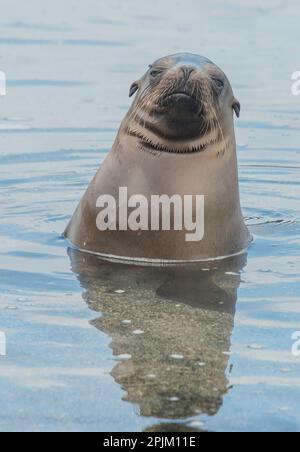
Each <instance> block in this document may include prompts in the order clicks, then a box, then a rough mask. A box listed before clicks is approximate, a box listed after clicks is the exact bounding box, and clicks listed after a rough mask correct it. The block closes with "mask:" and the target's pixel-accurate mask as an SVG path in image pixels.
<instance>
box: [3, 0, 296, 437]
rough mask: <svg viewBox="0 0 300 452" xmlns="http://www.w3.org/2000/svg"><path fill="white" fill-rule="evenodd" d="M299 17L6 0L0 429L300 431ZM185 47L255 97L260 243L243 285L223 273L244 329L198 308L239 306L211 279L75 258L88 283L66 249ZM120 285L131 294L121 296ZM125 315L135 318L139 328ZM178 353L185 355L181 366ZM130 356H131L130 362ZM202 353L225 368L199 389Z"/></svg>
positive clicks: (188, 5)
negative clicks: (121, 142) (160, 68)
mask: <svg viewBox="0 0 300 452" xmlns="http://www.w3.org/2000/svg"><path fill="white" fill-rule="evenodd" d="M299 19H300V6H299V2H298V1H296V0H289V1H283V0H273V1H271V0H266V1H264V2H260V1H256V0H254V1H251V2H250V1H239V0H229V1H226V2H225V1H218V0H212V1H211V2H209V4H208V6H207V2H204V1H196V0H194V1H193V0H185V1H183V0H177V1H175V2H174V1H171V0H165V1H163V2H161V1H158V0H152V1H151V2H147V1H143V2H140V1H137V0H129V1H127V2H120V1H115V0H113V1H109V2H108V1H99V0H98V1H96V0H87V1H85V2H76V1H75V0H65V1H64V2H61V1H58V0H53V1H52V2H40V1H38V0H28V1H26V2H20V1H19V0H11V1H10V2H9V3H8V2H3V5H1V19H0V36H1V38H0V70H2V71H5V72H6V74H7V78H8V87H7V96H6V97H5V98H0V172H1V180H0V204H1V221H0V242H1V246H0V250H1V251H0V310H1V319H0V330H1V331H3V332H5V333H6V338H7V355H6V356H0V403H1V413H0V430H1V431H8V430H9V431H11V430H34V431H41V430H42V431H44V430H67V431H73V430H83V431H95V430H100V431H141V430H144V429H147V428H150V429H159V428H160V427H158V426H159V425H160V424H165V423H168V424H170V423H171V422H172V424H173V427H172V428H173V429H179V424H183V425H185V426H189V428H191V429H207V430H216V431H224V430H225V431H232V430H234V431H243V430H251V431H252V430H258V431H266V430H282V431H300V410H299V406H300V356H299V357H296V356H293V354H292V351H291V350H292V345H293V341H292V339H291V336H292V334H293V332H295V331H300V300H299V292H300V290H299V289H300V270H299V268H300V266H299V264H300V250H299V244H300V239H299V236H300V204H299V195H300V179H299V169H300V143H299V136H300V134H299V131H300V119H299V118H300V97H293V96H292V95H291V81H290V80H291V74H292V72H294V71H297V70H300V67H299V58H298V55H299ZM177 51H190V52H194V53H201V54H204V55H207V56H208V57H209V58H210V59H212V60H214V61H215V62H217V63H218V64H219V65H220V66H221V67H222V68H223V69H224V71H225V72H226V73H227V74H228V76H229V78H230V80H231V82H232V85H233V87H234V89H235V92H236V95H237V97H238V98H239V99H240V101H241V104H242V115H241V118H240V120H239V121H237V123H236V127H237V129H236V132H237V141H238V144H239V146H238V147H239V166H240V184H241V198H242V205H243V208H244V213H245V216H246V217H247V222H248V224H249V225H250V226H251V229H252V232H253V234H254V236H255V241H254V244H253V245H252V247H251V248H250V250H249V253H248V258H247V266H246V267H245V268H244V270H243V271H242V275H241V282H240V284H239V281H238V282H234V283H232V278H234V277H235V278H236V275H232V274H230V273H234V272H229V274H227V275H225V273H228V272H225V271H224V272H223V273H222V271H223V270H222V269H221V270H220V269H219V270H218V271H217V273H218V275H219V277H220V274H221V273H222V275H223V276H222V278H223V279H222V278H221V279H222V285H223V286H224V287H225V286H226V287H228V286H230V287H231V288H232V287H233V288H235V290H237V291H238V292H237V294H238V295H237V302H236V314H235V318H234V319H233V317H228V318H227V317H226V316H227V315H228V314H226V312H224V313H223V315H222V313H221V316H219V315H217V314H216V312H215V311H214V309H212V310H210V309H208V310H207V307H206V308H205V309H204V310H203V305H201V300H202V301H203V300H204V301H206V302H208V300H210V302H212V300H213V301H216V300H215V298H216V297H220V299H223V298H222V297H224V298H226V297H227V298H228V292H227V291H226V290H225V289H224V290H223V291H221V292H217V295H216V292H213V291H212V292H211V288H212V286H211V284H208V283H207V281H206V280H205V279H204V277H203V281H204V282H205V281H206V282H205V284H206V285H205V287H204V286H201V284H202V283H201V281H202V279H201V278H200V283H199V280H198V279H197V278H196V279H194V278H193V277H192V276H191V279H190V280H189V279H188V281H189V283H188V284H187V286H184V284H185V281H184V280H180V279H179V280H178V278H177V279H176V278H174V275H172V274H168V275H165V274H160V273H155V272H154V273H152V272H150V273H147V272H146V273H145V272H144V271H142V273H139V272H137V273H136V271H135V270H134V271H133V270H131V269H127V268H125V267H124V268H123V267H121V268H119V267H118V268H117V270H115V269H113V270H112V269H111V268H108V269H107V268H106V267H104V269H103V272H102V270H99V272H100V275H99V274H98V273H97V272H98V269H97V270H95V269H94V267H93V265H94V263H89V262H85V263H84V262H81V264H80V266H79V267H77V266H76V265H74V262H73V270H74V272H73V271H72V270H71V264H70V259H69V256H68V254H67V244H66V243H65V241H64V240H63V239H62V238H61V233H62V232H63V230H64V228H65V226H66V224H67V222H68V220H69V218H70V216H71V214H72V212H73V210H74V208H75V206H76V204H77V202H78V200H79V199H80V197H81V195H82V193H83V191H84V190H85V188H86V186H87V184H88V182H89V180H90V179H91V177H92V176H93V174H94V173H95V171H96V169H97V167H98V166H99V164H100V162H101V161H102V160H103V158H104V157H105V155H106V153H107V151H108V150H109V147H110V145H111V143H112V142H113V139H114V136H115V134H116V131H117V128H118V126H119V124H120V121H121V119H122V117H123V116H124V114H125V112H126V110H127V108H128V106H129V102H130V101H129V99H128V97H127V96H128V89H129V86H130V84H131V82H132V81H134V80H135V79H136V78H137V77H139V76H140V75H141V74H142V73H143V72H144V70H145V68H146V67H147V65H148V64H149V63H151V62H152V61H153V60H155V59H157V58H158V57H160V56H162V55H165V54H170V53H174V52H177ZM75 260H76V259H75ZM78 268H79V269H78ZM242 268H243V265H241V266H240V268H239V270H241V269H242ZM93 269H94V270H93ZM85 272H87V276H86V273H85ZM93 272H94V273H93ZM115 272H116V275H117V276H116V275H115ZM196 280H197V281H196ZM158 281H160V282H159V283H158ZM178 281H179V282H178ZM203 281H202V282H203ZM176 282H177V285H176ZM204 282H203V284H204ZM174 284H175V286H174ZM223 286H222V287H223ZM174 287H176V290H175V289H174ZM183 287H185V290H182V291H181V290H180V289H182V288H183ZM122 288H123V289H124V290H125V297H124V298H123V301H121V298H120V296H119V297H118V296H117V295H116V294H115V293H114V290H117V289H122ZM225 292H226V293H225ZM233 292H234V290H233ZM233 292H230V293H231V295H229V301H231V302H233V304H234V303H235V295H234V293H233ZM153 294H157V296H158V298H157V299H154V298H155V297H154V295H153ZM225 295H226V296H225ZM195 297H196V298H197V297H198V298H199V300H200V302H199V303H198V301H199V300H198V298H197V300H198V301H197V303H195ZM166 300H169V301H168V302H167V301H166ZM170 300H171V302H172V303H171V304H170ZM93 302H94V307H93ZM122 303H123V304H122ZM155 303H157V304H155ZM176 303H177V305H178V306H177V307H178V309H179V311H178V312H180V310H182V311H181V314H180V315H179V314H178V315H177V314H176V312H177V311H176V310H175V311H176V312H175V311H174V309H175V306H176ZM90 308H94V309H96V310H97V311H100V312H97V313H96V312H95V311H94V310H92V309H90ZM122 310H123V311H122ZM160 310H161V311H160ZM139 312H140V313H143V314H144V315H143V318H141V316H140V317H139V315H138V313H139ZM148 312H149V313H152V314H151V316H150V314H149V319H148V318H147V313H148ZM101 313H104V314H105V315H104V316H103V317H102V318H101V319H100V320H99V318H100V317H101V315H102V314H101ZM157 313H159V314H161V316H160V317H159V316H158V317H157V318H156V317H155V315H156V314H157ZM171 314H172V315H171ZM125 315H126V316H128V315H130V316H131V319H130V320H131V321H132V325H134V326H132V329H130V328H131V326H130V325H129V326H128V328H129V330H126V332H124V324H123V323H122V320H128V318H127V319H126V317H124V316H125ZM145 318H146V320H147V321H148V323H147V321H146V320H145ZM161 319H163V320H161ZM193 320H195V321H196V326H190V328H191V329H189V328H185V327H184V326H183V325H185V322H186V324H187V325H192V324H193ZM227 320H228V322H227ZM139 322H140V323H139ZM172 322H173V323H172ZM226 322H227V323H226ZM142 323H143V327H144V328H145V331H146V330H147V328H148V330H147V331H146V332H147V334H148V335H149V336H148V337H149V339H148V340H147V337H146V338H145V339H143V340H144V341H145V342H143V343H141V344H143V346H142V345H140V346H139V345H135V342H134V343H132V333H133V329H140V328H139V327H141V324H142ZM223 323H224V324H225V323H226V327H224V325H223ZM174 325H175V326H176V331H177V333H178V335H177V338H176V337H173V336H172V341H171V340H170V337H169V336H168V334H169V333H168V334H167V332H168V331H173V330H174ZM95 327H96V328H95ZM207 330H208V331H207ZM128 331H129V332H128ZM211 331H216V334H215V336H214V335H212V337H211V336H210V334H211V333H210V332H211ZM170 334H171V333H170ZM198 334H199V337H198V336H197V335H198ZM222 334H223V336H222V339H220V337H219V335H222ZM198 339H199V340H198ZM170 341H171V342H170ZM201 343H203V345H202V346H201ZM199 344H200V345H199ZM180 347H182V348H181V349H180ZM201 347H202V348H201ZM224 348H225V349H224ZM165 349H166V350H168V351H171V352H173V354H176V353H177V354H178V353H179V354H182V355H183V357H184V359H185V358H186V359H187V357H188V360H187V361H184V365H183V364H182V362H183V361H181V363H173V362H172V363H171V364H170V363H169V364H168V366H170V369H171V371H168V368H169V367H166V366H165V364H166V360H165V361H164V360H162V361H160V358H161V356H160V350H165ZM224 352H225V354H224ZM162 353H163V352H162ZM202 353H203V356H202V355H201V354H202ZM124 354H125V355H126V354H129V355H130V354H131V355H132V357H131V358H130V357H127V360H125V361H123V362H121V364H120V357H119V358H118V355H124ZM219 354H220V356H219ZM222 356H223V358H222ZM201 357H202V359H208V360H211V361H212V362H213V363H214V369H215V370H214V371H213V372H212V374H210V373H209V372H206V371H205V370H204V371H203V376H202V377H201V374H200V376H199V378H198V373H197V372H198V371H199V369H198V368H197V369H198V370H197V371H196V370H195V369H194V367H193V366H194V365H195V363H194V361H193V360H195V359H197V360H198V361H199V359H200V360H201ZM224 357H225V358H224ZM121 358H122V357H121ZM125 358H126V356H125V357H123V358H122V359H123V360H124V359H125ZM154 358H155V359H154ZM168 359H169V358H168ZM178 361H180V360H178ZM204 364H206V365H207V362H205V363H204ZM176 366H183V367H182V368H178V367H176ZM141 369H147V372H148V377H149V375H150V377H149V378H150V379H151V378H152V380H153V381H152V382H151V385H149V384H148V383H147V382H146V380H145V378H146V377H147V375H144V374H143V372H142V370H141ZM151 369H154V370H153V371H151ZM180 369H182V371H181V370H180ZM204 369H205V367H204ZM177 370H178V374H177V373H176V372H177ZM150 371H151V372H150ZM167 372H169V374H171V373H172V375H176V378H172V377H171V376H170V377H168V373H167ZM147 381H148V380H147ZM162 383H163V386H164V389H161V390H160V388H161V385H162ZM226 388H227V390H226ZM210 396H212V398H213V401H212V402H211V401H210ZM164 397H165V399H164ZM125 399H127V400H125ZM196 401H197V403H196ZM195 403H196V405H197V406H196V405H195ZM194 405H195V406H194ZM169 428H170V427H169Z"/></svg>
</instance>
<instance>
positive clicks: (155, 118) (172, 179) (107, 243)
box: [65, 53, 251, 264]
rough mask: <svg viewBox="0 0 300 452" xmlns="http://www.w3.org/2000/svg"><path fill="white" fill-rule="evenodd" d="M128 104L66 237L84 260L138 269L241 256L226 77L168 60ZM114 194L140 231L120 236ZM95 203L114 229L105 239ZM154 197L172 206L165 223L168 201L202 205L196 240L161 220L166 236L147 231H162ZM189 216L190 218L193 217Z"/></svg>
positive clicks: (188, 57) (199, 63) (187, 59)
mask: <svg viewBox="0 0 300 452" xmlns="http://www.w3.org/2000/svg"><path fill="white" fill-rule="evenodd" d="M129 95H130V96H133V95H135V99H134V101H133V103H132V105H131V107H130V109H129V111H128V113H127V115H126V116H125V118H124V120H123V121H122V124H121V126H120V129H119V132H118V135H117V137H116V140H115V142H114V144H113V147H112V149H111V151H110V152H109V154H108V155H107V157H106V159H105V161H104V162H103V164H102V165H101V167H100V169H99V170H98V172H97V174H96V176H95V177H94V179H93V181H92V182H91V184H90V186H89V187H88V189H87V191H86V193H85V195H84V196H83V198H82V200H81V202H80V204H79V206H78V208H77V210H76V212H75V213H74V215H73V217H72V219H71V222H70V223H69V225H68V227H67V229H66V231H65V236H66V237H67V238H68V239H69V240H70V241H71V243H72V244H73V245H75V246H76V247H78V248H79V249H81V250H84V251H86V252H89V253H94V254H99V255H101V256H102V257H104V258H105V257H106V258H109V259H121V260H123V259H126V260H136V261H137V262H139V263H142V262H147V263H149V262H150V263H158V264H161V263H177V262H192V261H202V260H211V259H219V258H223V257H227V256H230V255H235V254H239V253H241V252H243V251H244V250H245V249H246V248H247V247H248V245H249V243H250V241H251V236H250V234H249V232H248V230H247V228H246V226H245V223H244V220H243V216H242V212H241V207H240V198H239V186H238V170H237V157H236V142H235V133H234V123H233V112H235V113H236V115H237V116H239V114H240V104H239V102H238V101H237V100H236V98H235V97H234V94H233V91H232V88H231V85H230V83H229V80H228V79H227V77H226V75H225V74H224V73H223V71H222V70H221V69H220V68H218V67H217V66H216V65H215V64H214V63H212V62H211V61H210V60H209V59H207V58H205V57H202V56H199V55H194V54H188V53H184V54H176V55H171V56H168V57H164V58H161V59H159V60H157V61H156V62H154V63H153V64H152V65H150V66H149V69H148V70H147V72H146V73H145V74H144V76H143V77H142V78H141V79H139V80H137V81H135V82H134V83H133V84H132V86H131V88H130V92H129ZM122 187H123V188H124V187H126V190H127V192H128V194H129V195H130V196H131V198H130V199H131V200H132V199H136V198H137V197H139V199H140V198H141V197H143V199H144V200H145V201H146V204H145V205H144V211H143V212H142V213H144V214H145V215H146V214H147V215H146V220H145V218H144V223H143V224H142V220H141V214H140V216H139V221H140V227H139V225H137V218H138V214H137V213H136V215H135V216H136V218H135V220H136V222H135V227H133V228H126V227H125V228H124V221H123V219H122V218H121V216H120V215H121V212H123V210H124V205H123V204H124V203H125V201H124V199H123V200H120V198H118V193H119V192H120V190H121V188H122ZM102 195H104V196H106V198H105V199H106V200H107V199H108V200H111V199H113V200H115V204H112V207H111V209H110V210H113V211H114V214H115V219H112V218H111V217H109V221H108V222H107V228H106V229H105V228H103V227H102V226H100V227H99V222H98V221H97V218H99V208H100V207H104V204H103V203H102V202H99V196H102ZM153 196H156V197H168V198H169V199H170V200H171V201H172V202H171V203H170V210H169V216H172V215H173V213H174V212H173V211H174V210H175V203H174V202H173V201H174V199H175V198H176V199H178V197H179V198H181V199H182V200H184V199H186V197H188V196H194V197H198V198H199V197H201V196H202V197H203V200H204V203H205V210H203V213H204V218H203V228H204V231H203V236H201V239H199V240H198V241H190V242H189V241H187V239H186V236H187V234H186V232H187V231H186V230H184V228H183V227H182V228H181V229H180V228H178V227H177V226H178V218H177V220H175V219H174V218H175V217H174V218H173V217H172V219H170V218H169V224H170V228H169V229H167V230H166V229H163V228H161V227H160V228H157V227H156V228H153V227H152V225H153V224H154V223H155V224H156V226H157V225H158V224H159V225H160V226H161V225H162V224H163V223H164V221H165V220H164V217H163V214H162V212H161V211H158V213H156V218H153V210H151V209H150V208H149V203H150V202H151V200H152V198H153ZM174 197H175V198H174ZM160 199H161V198H160ZM126 202H127V201H126ZM129 204H130V202H129ZM140 204H141V201H140ZM142 204H143V202H142ZM145 206H146V207H145ZM183 206H184V205H183ZM129 207H130V206H129ZM131 207H132V205H131ZM139 208H140V209H141V206H140V207H139ZM140 213H141V210H140ZM191 213H192V216H193V215H194V214H197V211H196V210H195V207H192V212H191ZM108 216H109V214H108ZM176 221H177V223H176ZM128 224H129V221H128Z"/></svg>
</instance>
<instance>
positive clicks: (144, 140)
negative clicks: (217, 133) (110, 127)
mask: <svg viewBox="0 0 300 452" xmlns="http://www.w3.org/2000/svg"><path fill="white" fill-rule="evenodd" d="M127 133H128V135H130V136H132V137H135V138H137V139H138V140H139V143H140V149H141V150H143V151H150V152H164V153H167V154H198V153H201V152H204V151H207V150H208V148H209V147H210V146H211V145H213V144H215V143H216V141H217V139H213V138H212V139H211V140H210V141H208V142H206V143H197V144H196V143H195V144H191V145H188V144H187V146H184V145H182V146H179V144H178V143H177V144H176V142H174V144H173V145H172V146H168V145H167V144H163V143H158V142H155V141H153V140H152V139H151V138H149V137H147V136H145V135H144V134H143V133H140V132H138V131H136V130H130V129H128V130H127Z"/></svg>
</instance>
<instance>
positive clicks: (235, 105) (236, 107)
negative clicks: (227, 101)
mask: <svg viewBox="0 0 300 452" xmlns="http://www.w3.org/2000/svg"><path fill="white" fill-rule="evenodd" d="M232 108H233V109H234V111H235V114H236V116H237V117H238V118H239V117H240V114H241V104H240V103H239V101H238V100H237V99H235V100H234V103H233V105H232Z"/></svg>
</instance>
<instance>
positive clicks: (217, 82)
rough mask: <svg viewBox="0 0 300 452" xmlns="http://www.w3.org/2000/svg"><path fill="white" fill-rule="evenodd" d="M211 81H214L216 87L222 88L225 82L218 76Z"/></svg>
mask: <svg viewBox="0 0 300 452" xmlns="http://www.w3.org/2000/svg"><path fill="white" fill-rule="evenodd" d="M213 81H214V82H215V85H216V86H217V88H218V89H220V90H221V89H223V88H224V86H225V84H224V81H223V80H222V79H220V78H214V79H213Z"/></svg>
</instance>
